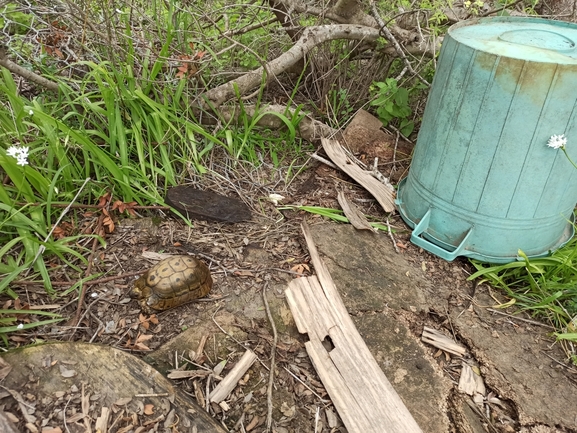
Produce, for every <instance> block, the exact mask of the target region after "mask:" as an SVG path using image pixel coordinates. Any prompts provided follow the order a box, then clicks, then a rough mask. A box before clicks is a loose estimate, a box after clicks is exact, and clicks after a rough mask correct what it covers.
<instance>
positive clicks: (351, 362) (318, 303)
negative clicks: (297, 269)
mask: <svg viewBox="0 0 577 433" xmlns="http://www.w3.org/2000/svg"><path fill="white" fill-rule="evenodd" d="M302 229H303V232H304V235H305V239H306V241H307V245H308V248H309V252H310V256H311V260H312V262H313V265H314V267H315V270H316V272H317V275H318V276H312V277H308V278H297V279H295V280H293V281H291V282H290V284H289V286H288V289H287V291H286V295H287V300H288V304H289V306H290V309H291V312H292V314H293V316H294V319H295V322H296V325H297V327H298V330H299V332H301V333H303V334H308V337H309V341H308V342H306V343H305V347H306V349H307V352H308V354H309V356H310V357H311V360H312V362H313V364H314V366H315V369H316V370H317V372H318V374H319V377H320V378H321V380H322V382H323V384H324V386H325V388H326V390H327V392H328V393H329V395H330V397H331V400H332V401H333V403H334V405H335V408H336V409H337V411H338V412H339V415H340V416H341V419H342V420H343V423H344V424H345V426H346V428H347V430H348V431H349V433H422V430H421V429H420V428H419V426H418V425H417V423H416V421H415V420H414V418H413V416H412V415H411V413H410V412H409V410H408V409H407V408H406V406H405V405H404V403H403V401H402V400H401V398H400V397H399V395H398V394H397V392H396V391H395V389H394V388H393V386H392V385H391V383H390V382H389V381H388V379H387V378H386V376H385V374H384V373H383V371H382V370H381V368H380V367H379V365H378V363H377V361H376V360H375V359H374V358H373V356H372V354H371V353H370V351H369V349H368V347H367V346H366V344H365V342H364V341H363V339H362V337H361V336H360V334H359V333H358V331H357V329H356V327H355V325H354V324H353V321H352V319H351V317H350V316H349V314H348V312H347V310H346V308H345V306H344V304H343V302H342V299H341V297H340V295H339V293H338V291H337V289H336V287H335V284H334V282H333V280H332V278H331V276H330V274H329V272H328V269H327V267H326V266H325V264H324V263H323V262H322V260H321V258H320V256H319V254H318V251H317V249H316V246H315V245H314V242H313V240H312V236H311V234H310V229H309V227H308V225H307V224H306V223H303V225H302ZM323 342H324V345H323ZM325 346H330V348H329V349H327V348H325Z"/></svg>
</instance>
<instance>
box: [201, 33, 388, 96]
mask: <svg viewBox="0 0 577 433" xmlns="http://www.w3.org/2000/svg"><path fill="white" fill-rule="evenodd" d="M378 38H379V31H378V30H377V29H374V28H371V27H364V26H358V25H351V24H340V25H327V26H317V27H309V28H307V29H305V31H304V32H303V34H302V36H301V38H300V39H299V40H298V41H297V43H295V44H294V45H293V46H292V47H291V48H290V49H289V50H288V51H286V52H285V53H284V54H282V55H281V56H279V57H277V58H276V59H274V60H271V61H270V62H269V63H268V64H267V65H266V71H267V72H268V75H267V76H266V77H265V80H264V81H265V82H269V81H270V80H272V79H273V78H275V77H276V76H278V75H279V74H281V73H282V72H284V71H286V70H287V69H288V68H290V67H291V66H292V65H294V64H296V63H297V62H298V61H299V60H300V59H302V58H303V56H304V55H305V54H307V53H308V52H309V51H310V50H311V49H312V48H314V47H316V46H317V45H319V44H322V43H323V42H326V41H331V40H335V39H350V40H364V41H376V40H377V39H378ZM264 74H265V68H264V67H263V66H261V67H260V68H258V69H255V70H254V71H251V72H249V73H247V74H245V75H243V76H242V77H239V78H237V79H235V80H232V81H229V82H228V83H225V84H223V85H220V86H218V87H215V88H214V89H211V90H209V91H207V92H206V93H204V94H203V95H201V96H202V98H203V99H205V100H206V101H208V102H209V103H210V105H212V106H213V107H218V106H219V105H221V104H222V103H223V102H225V101H227V100H229V99H231V98H232V97H234V95H235V90H234V88H235V86H236V87H237V88H238V91H239V93H240V94H241V95H242V94H245V93H246V92H248V91H250V90H252V89H254V88H255V87H257V86H259V85H260V84H261V83H262V82H263V75H264Z"/></svg>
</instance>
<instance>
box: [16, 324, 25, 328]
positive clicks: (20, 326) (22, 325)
mask: <svg viewBox="0 0 577 433" xmlns="http://www.w3.org/2000/svg"><path fill="white" fill-rule="evenodd" d="M16 329H24V323H20V324H19V325H18V326H17V327H16Z"/></svg>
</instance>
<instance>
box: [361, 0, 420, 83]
mask: <svg viewBox="0 0 577 433" xmlns="http://www.w3.org/2000/svg"><path fill="white" fill-rule="evenodd" d="M370 4H371V12H372V15H373V17H374V18H375V20H376V21H377V23H378V24H379V32H380V33H382V34H383V36H384V37H385V39H386V40H387V41H389V42H390V43H391V44H392V45H393V47H394V48H395V51H396V52H397V54H398V55H399V57H400V58H401V59H403V62H404V63H405V66H406V67H407V69H408V70H409V72H410V73H411V74H413V75H414V76H416V77H417V78H418V79H419V80H420V81H421V82H422V83H423V84H425V85H426V86H427V87H431V84H430V83H429V82H428V81H427V80H425V79H424V78H423V77H421V76H420V75H419V73H418V72H417V71H415V70H414V69H413V67H412V66H411V62H410V61H409V59H408V58H407V56H406V55H405V52H404V51H403V49H402V48H401V46H400V45H399V43H398V42H397V40H396V39H395V36H394V35H393V34H392V33H391V31H390V30H389V28H388V27H387V26H386V25H385V22H384V21H383V19H382V18H381V16H380V15H379V11H378V10H377V5H376V4H375V2H374V0H371V1H370Z"/></svg>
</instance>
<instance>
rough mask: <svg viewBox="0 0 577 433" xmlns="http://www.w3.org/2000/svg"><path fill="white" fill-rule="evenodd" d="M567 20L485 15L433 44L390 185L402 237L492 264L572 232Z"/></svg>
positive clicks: (574, 116) (576, 189)
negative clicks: (429, 71) (405, 233)
mask: <svg viewBox="0 0 577 433" xmlns="http://www.w3.org/2000/svg"><path fill="white" fill-rule="evenodd" d="M561 134H564V135H565V137H566V138H567V146H566V149H567V152H568V154H569V156H570V157H571V158H572V159H573V160H574V161H577V25H575V24H571V23H566V22H558V21H550V20H544V19H539V18H524V17H523V18H520V17H495V18H481V19H474V20H470V21H465V22H461V23H458V24H456V25H454V26H452V27H451V28H450V29H449V31H448V33H447V35H446V37H445V40H444V42H443V45H442V48H441V52H440V56H439V60H438V64H437V71H436V73H435V77H434V80H433V84H432V86H431V91H430V94H429V98H428V101H427V105H426V108H425V113H424V117H423V121H422V125H421V129H420V131H419V136H418V139H417V144H416V147H415V152H414V155H413V160H412V163H411V167H410V170H409V174H408V176H407V177H406V178H405V179H403V180H402V181H401V182H400V184H399V188H398V192H397V206H398V209H399V212H400V214H401V216H402V218H403V219H404V220H405V222H406V223H407V224H408V225H409V226H410V227H412V228H413V233H412V236H411V241H412V242H413V243H415V244H417V245H419V246H421V247H422V248H424V249H425V250H428V251H430V252H432V253H434V254H436V255H438V256H440V257H442V258H444V259H446V260H449V261H450V260H453V259H454V258H455V257H457V256H467V257H472V258H475V259H479V260H482V261H486V262H492V263H506V262H510V261H514V260H517V258H518V250H522V251H523V252H524V253H525V254H527V255H528V256H529V257H535V256H542V255H546V254H549V253H550V252H551V251H553V250H555V249H557V248H559V247H560V246H562V245H563V244H564V243H566V242H567V241H568V240H569V239H570V238H571V237H572V236H573V232H574V229H573V224H572V222H573V209H574V208H575V204H576V202H577V169H575V168H574V167H573V166H572V165H571V163H570V162H569V161H568V160H567V158H566V156H565V155H564V153H563V151H562V150H561V149H553V148H551V147H548V146H547V143H548V140H549V139H550V138H551V136H553V135H561Z"/></svg>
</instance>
